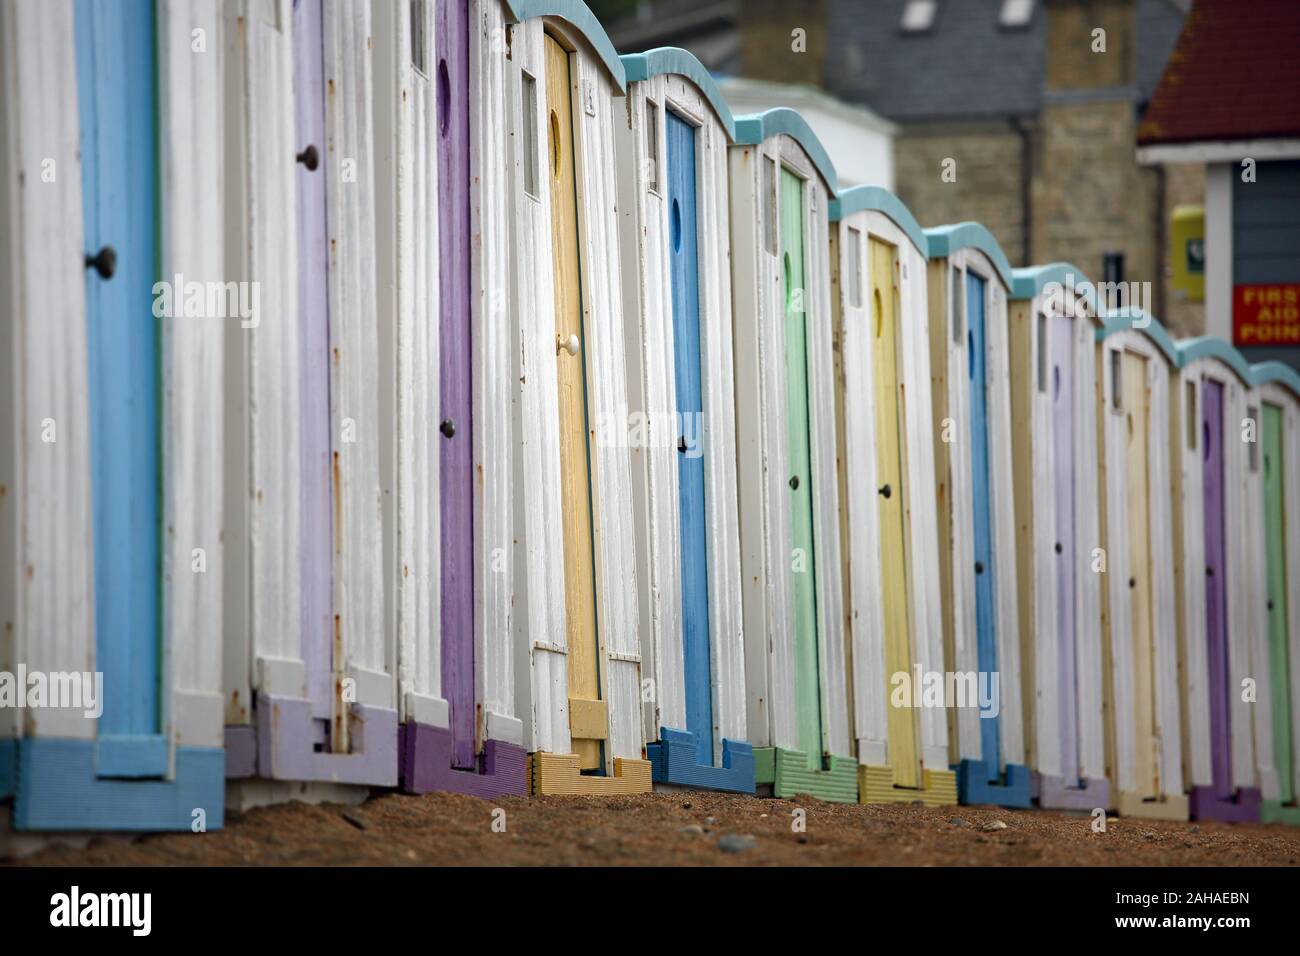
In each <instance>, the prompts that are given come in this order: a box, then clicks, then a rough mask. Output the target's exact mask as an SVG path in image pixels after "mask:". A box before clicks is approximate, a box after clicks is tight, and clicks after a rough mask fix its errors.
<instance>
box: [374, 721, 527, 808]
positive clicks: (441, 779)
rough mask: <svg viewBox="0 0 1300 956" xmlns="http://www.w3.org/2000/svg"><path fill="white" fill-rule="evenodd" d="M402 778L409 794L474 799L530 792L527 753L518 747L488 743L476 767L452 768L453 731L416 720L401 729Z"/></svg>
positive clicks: (399, 747)
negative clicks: (437, 793)
mask: <svg viewBox="0 0 1300 956" xmlns="http://www.w3.org/2000/svg"><path fill="white" fill-rule="evenodd" d="M397 748H398V760H399V776H400V778H401V783H402V789H403V790H404V791H406V792H407V793H432V792H434V791H446V792H450V793H464V794H468V795H469V796H471V797H495V796H500V795H501V794H505V793H512V794H517V795H519V796H526V795H527V793H528V775H527V766H528V752H527V751H526V750H524V748H523V747H520V746H518V745H517V744H509V743H506V742H504V741H501V740H487V741H485V742H484V744H483V754H482V756H480V757H478V758H477V760H476V763H477V767H476V768H475V769H472V770H461V769H457V768H456V767H453V766H452V762H453V750H454V740H453V734H452V731H451V729H450V728H447V727H433V726H430V725H429V724H421V723H417V722H415V721H411V722H408V723H406V724H403V725H402V726H401V727H400V728H399V729H398V745H397Z"/></svg>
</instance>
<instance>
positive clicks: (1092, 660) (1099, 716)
mask: <svg viewBox="0 0 1300 956" xmlns="http://www.w3.org/2000/svg"><path fill="white" fill-rule="evenodd" d="M1081 312H1082V310H1077V311H1076V315H1077V317H1076V319H1075V322H1074V336H1075V341H1074V355H1075V357H1076V366H1075V386H1074V403H1075V404H1074V408H1075V413H1074V420H1075V435H1076V438H1077V444H1076V449H1075V461H1076V464H1077V468H1076V471H1075V482H1076V484H1075V509H1076V510H1075V531H1076V534H1077V536H1078V539H1077V541H1078V543H1077V547H1076V552H1075V553H1076V557H1075V562H1074V582H1075V583H1074V594H1075V635H1076V647H1077V648H1078V650H1079V658H1078V685H1079V699H1080V700H1081V701H1089V702H1091V703H1089V704H1088V705H1086V706H1082V707H1081V708H1080V726H1079V750H1080V767H1081V770H1082V772H1083V774H1084V776H1085V777H1089V778H1092V779H1097V780H1100V779H1102V778H1104V777H1105V776H1106V759H1105V749H1106V748H1105V717H1104V710H1105V694H1104V691H1103V688H1104V686H1105V681H1104V670H1103V667H1104V662H1103V659H1102V658H1103V652H1102V640H1103V637H1102V616H1101V611H1100V608H1101V607H1102V602H1103V590H1104V587H1103V581H1102V579H1103V578H1104V577H1106V576H1105V575H1101V574H1098V573H1097V572H1096V571H1094V570H1093V568H1094V565H1095V562H1096V558H1097V549H1099V548H1104V547H1105V539H1104V537H1103V525H1102V521H1101V511H1100V495H1101V493H1102V488H1101V481H1100V478H1101V474H1102V470H1101V469H1099V467H1098V463H1099V462H1101V460H1102V458H1101V449H1100V448H1099V447H1098V441H1097V435H1098V429H1097V421H1098V416H1100V415H1103V414H1104V410H1103V409H1099V408H1098V403H1097V383H1098V376H1099V375H1100V374H1101V372H1102V370H1101V369H1099V368H1098V367H1097V364H1096V356H1097V351H1098V350H1097V345H1096V341H1095V332H1096V329H1095V325H1094V323H1093V322H1092V321H1091V320H1090V319H1089V318H1087V316H1086V314H1079V313H1081Z"/></svg>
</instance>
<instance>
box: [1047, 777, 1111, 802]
mask: <svg viewBox="0 0 1300 956" xmlns="http://www.w3.org/2000/svg"><path fill="white" fill-rule="evenodd" d="M1034 776H1035V778H1036V780H1035V783H1036V787H1035V789H1036V790H1037V792H1038V805H1039V806H1040V807H1043V808H1044V809H1053V810H1095V809H1097V807H1101V808H1102V809H1105V810H1109V809H1110V807H1111V803H1110V781H1109V780H1107V779H1106V778H1105V777H1102V778H1100V779H1099V778H1097V777H1086V778H1084V781H1083V786H1082V787H1067V786H1066V785H1065V783H1064V780H1063V778H1061V777H1049V776H1046V775H1044V774H1035V775H1034Z"/></svg>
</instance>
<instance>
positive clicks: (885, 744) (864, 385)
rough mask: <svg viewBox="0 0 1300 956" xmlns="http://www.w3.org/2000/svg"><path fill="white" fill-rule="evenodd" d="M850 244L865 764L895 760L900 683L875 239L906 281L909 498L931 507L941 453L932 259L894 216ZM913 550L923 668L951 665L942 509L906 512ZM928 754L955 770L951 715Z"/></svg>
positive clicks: (917, 658)
mask: <svg viewBox="0 0 1300 956" xmlns="http://www.w3.org/2000/svg"><path fill="white" fill-rule="evenodd" d="M850 227H851V228H854V229H857V230H859V231H860V232H861V234H862V242H861V244H860V247H859V248H860V261H859V262H858V263H857V264H856V266H857V268H858V269H860V270H861V273H862V277H863V279H862V290H863V294H862V305H861V306H860V307H857V308H855V307H853V306H852V305H851V304H850V302H849V300H848V297H847V294H846V290H845V283H844V282H843V281H842V280H840V279H839V277H840V276H843V275H846V274H847V272H848V270H849V269H851V268H853V267H854V264H853V263H851V262H850V261H849V246H848V243H847V242H846V241H844V239H843V236H844V235H846V230H847V229H848V228H850ZM832 229H836V230H838V232H839V236H840V241H838V242H837V243H835V244H833V245H832V249H833V250H834V251H835V252H836V253H837V254H838V263H836V266H837V269H836V273H835V280H836V281H834V282H833V283H832V285H833V288H834V291H835V292H837V293H838V296H839V305H840V315H841V321H840V323H839V328H838V330H837V331H838V342H839V345H838V347H839V351H840V355H841V362H842V368H843V375H842V377H841V379H840V381H839V382H838V383H837V387H838V388H841V389H843V391H844V397H843V410H844V445H843V447H842V448H841V449H840V455H841V456H842V460H843V465H844V468H845V471H846V479H847V480H846V483H845V487H846V489H847V498H846V500H845V501H843V502H841V505H840V506H841V507H842V508H846V509H847V510H848V527H849V536H848V540H847V541H842V542H841V546H842V547H843V548H845V549H846V550H847V552H848V555H849V560H848V567H849V580H848V581H847V582H846V584H847V588H846V590H847V592H848V594H849V601H848V602H847V606H846V607H845V608H844V617H845V620H846V622H847V629H848V634H847V638H848V640H847V642H846V644H847V647H848V653H849V655H850V662H849V668H848V670H849V674H850V677H851V681H852V686H851V690H852V702H853V736H854V737H855V738H856V741H857V751H856V753H857V758H858V762H859V763H860V764H864V765H870V766H884V765H888V764H889V740H888V725H887V706H888V700H889V697H888V690H889V687H890V677H891V675H890V674H889V673H888V671H887V670H886V667H885V643H884V620H883V613H882V609H881V601H882V592H881V583H880V564H881V562H882V561H886V560H891V559H894V556H890V555H882V554H881V553H880V527H879V516H880V512H879V506H878V503H877V499H876V490H875V489H877V488H878V487H879V484H880V482H879V481H878V480H877V478H876V437H875V428H876V424H875V414H874V411H873V409H874V407H875V398H874V395H875V383H874V378H873V375H874V369H873V365H872V358H871V348H872V345H871V332H870V330H871V329H872V328H874V316H873V314H872V305H873V301H874V300H873V298H872V296H871V294H870V290H871V288H872V282H873V281H874V280H873V277H872V275H871V257H870V252H871V249H870V240H871V239H873V238H875V239H879V240H880V241H882V242H885V243H887V244H889V245H892V246H893V247H894V249H895V253H894V254H895V263H896V280H897V283H898V311H899V315H898V331H899V352H898V356H897V359H898V378H899V383H900V385H901V392H902V394H903V395H904V396H905V397H906V399H905V401H903V402H902V407H901V408H900V415H901V416H902V427H901V430H900V435H901V437H902V441H901V442H900V453H901V455H902V468H903V474H904V477H905V482H906V486H905V487H904V488H903V489H901V490H902V494H903V496H904V501H909V502H911V501H915V502H926V503H928V502H929V501H930V500H931V498H932V496H933V493H934V492H933V489H934V486H935V484H934V450H933V446H932V444H931V438H930V431H931V428H932V421H933V417H932V413H931V400H930V344H929V335H930V332H929V316H928V311H927V309H928V305H927V302H928V300H927V289H926V256H925V253H924V252H923V251H922V250H920V249H918V248H917V247H916V245H915V244H914V243H913V242H912V241H911V239H910V238H909V237H908V235H907V233H906V232H905V231H904V230H903V229H902V228H900V227H899V226H898V225H897V224H896V223H895V222H894V221H893V220H892V219H890V218H889V216H887V215H886V214H885V213H883V212H878V211H875V210H867V211H862V212H857V213H854V214H853V215H851V216H849V217H847V218H846V219H844V220H842V221H841V222H839V223H834V224H832ZM904 514H905V524H904V549H905V553H904V555H902V557H901V560H903V561H904V562H905V563H906V566H907V582H908V608H907V615H908V626H909V630H910V634H911V639H912V658H913V661H914V663H915V664H916V665H918V666H920V667H921V668H922V670H926V671H929V670H942V668H943V625H942V618H941V615H940V601H941V596H940V588H939V550H938V530H937V518H936V512H935V509H933V508H930V507H928V506H926V507H916V508H912V507H910V506H909V507H905V511H904ZM920 715H921V721H920V726H921V738H920V745H921V748H920V750H921V758H922V766H923V767H924V768H925V769H928V770H935V771H946V770H948V768H949V765H948V725H947V721H946V720H945V718H944V715H943V713H942V712H941V711H938V710H935V709H934V708H921V709H920Z"/></svg>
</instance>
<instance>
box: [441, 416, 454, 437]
mask: <svg viewBox="0 0 1300 956" xmlns="http://www.w3.org/2000/svg"><path fill="white" fill-rule="evenodd" d="M438 431H440V432H442V437H443V438H450V437H451V436H452V435H454V434H456V423H455V422H454V421H452V420H451V419H450V418H444V419H443V420H442V424H441V425H439V426H438Z"/></svg>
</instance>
